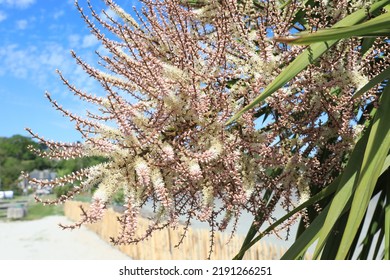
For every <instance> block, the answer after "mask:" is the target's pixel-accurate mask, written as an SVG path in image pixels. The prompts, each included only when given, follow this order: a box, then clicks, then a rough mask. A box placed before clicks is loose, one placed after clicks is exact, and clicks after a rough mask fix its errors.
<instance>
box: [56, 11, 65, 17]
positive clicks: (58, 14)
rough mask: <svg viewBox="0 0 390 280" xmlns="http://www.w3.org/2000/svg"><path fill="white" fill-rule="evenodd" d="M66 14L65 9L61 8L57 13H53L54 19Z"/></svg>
mask: <svg viewBox="0 0 390 280" xmlns="http://www.w3.org/2000/svg"><path fill="white" fill-rule="evenodd" d="M64 14H65V12H64V10H59V11H57V12H55V13H54V14H53V18H54V19H59V18H60V17H62V16H63V15H64Z"/></svg>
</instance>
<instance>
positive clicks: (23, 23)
mask: <svg viewBox="0 0 390 280" xmlns="http://www.w3.org/2000/svg"><path fill="white" fill-rule="evenodd" d="M27 25H28V21H27V20H25V19H21V20H18V21H17V22H16V27H17V28H18V29H20V30H24V29H26V28H27Z"/></svg>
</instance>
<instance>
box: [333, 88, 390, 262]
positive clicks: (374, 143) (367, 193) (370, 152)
mask: <svg viewBox="0 0 390 280" xmlns="http://www.w3.org/2000/svg"><path fill="white" fill-rule="evenodd" d="M389 120H390V85H387V86H386V88H385V90H384V92H383V93H382V96H381V100H380V105H379V108H378V109H377V112H376V114H375V117H374V120H373V125H372V129H371V131H370V135H369V138H368V142H367V146H366V149H365V152H364V158H363V162H362V165H361V168H360V172H359V180H358V182H357V186H356V190H355V192H354V196H353V201H352V206H351V212H350V215H349V217H348V222H347V225H346V228H345V232H344V235H343V239H342V240H341V244H340V248H339V251H338V253H337V256H336V258H337V259H344V258H345V256H346V255H347V253H348V251H349V248H350V245H351V243H352V240H353V237H354V236H355V234H356V231H357V230H358V227H359V225H360V223H361V222H362V219H363V216H364V213H365V211H366V209H367V207H368V204H369V202H370V199H371V197H372V193H373V191H374V188H375V185H376V182H377V181H378V178H379V176H380V175H381V170H382V168H383V164H384V163H385V159H386V157H387V154H388V152H389V149H390V122H389Z"/></svg>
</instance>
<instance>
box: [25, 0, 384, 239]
mask: <svg viewBox="0 0 390 280" xmlns="http://www.w3.org/2000/svg"><path fill="white" fill-rule="evenodd" d="M140 2H142V4H143V6H142V10H140V11H139V10H134V14H135V16H132V15H131V14H129V13H127V12H125V11H124V10H123V9H122V8H121V7H119V6H118V5H116V4H115V3H114V2H112V1H111V0H105V3H106V4H107V6H109V8H110V9H111V10H113V11H114V12H115V13H116V15H117V17H118V19H117V18H113V17H110V16H109V15H106V19H102V18H101V17H99V15H98V13H96V11H95V10H94V9H93V7H92V5H91V4H90V3H89V8H90V13H91V16H92V18H90V17H89V16H88V15H87V13H86V12H85V11H83V9H82V8H81V7H80V6H79V4H78V3H77V2H76V5H77V7H78V9H79V11H80V13H81V15H82V17H83V19H84V20H85V22H86V23H87V25H88V26H89V28H90V30H91V32H92V34H94V35H95V36H96V38H97V39H99V40H100V41H101V43H102V44H103V46H104V47H105V48H106V49H107V50H108V51H109V53H110V55H101V54H99V53H98V55H99V58H100V60H101V64H102V65H103V66H104V68H105V70H103V69H98V68H94V67H92V66H90V65H88V64H87V63H86V62H84V61H83V60H82V59H81V58H79V57H78V56H77V55H76V53H74V52H72V55H73V57H74V58H75V60H76V61H77V63H78V64H80V65H81V66H82V68H83V69H84V70H85V72H87V73H88V74H89V75H90V76H91V77H92V78H94V79H96V80H97V81H98V82H99V83H100V84H101V86H102V88H103V89H104V90H105V92H106V95H104V96H97V95H93V94H89V93H85V92H84V91H82V90H81V89H79V88H78V87H76V86H74V85H72V84H71V83H70V82H68V81H67V80H66V78H65V77H63V76H62V74H61V73H60V72H59V75H60V77H61V79H62V81H63V82H64V84H65V85H66V86H67V87H68V88H69V89H70V91H71V92H73V93H74V94H75V95H76V96H78V97H80V98H81V99H82V100H84V101H86V102H88V103H90V104H94V105H96V106H98V108H99V110H100V113H99V114H92V113H90V112H89V113H88V114H87V116H86V117H81V116H77V115H75V114H73V113H72V112H69V111H67V110H66V109H64V108H62V107H61V106H60V105H59V104H58V103H57V102H56V101H55V100H54V99H52V97H51V96H50V94H47V97H48V99H49V101H50V102H51V103H52V104H53V106H54V107H55V108H56V109H57V110H59V111H60V112H62V113H63V114H64V115H65V116H67V117H68V118H69V119H70V120H71V121H73V122H74V123H75V126H76V129H77V130H78V131H79V132H80V133H81V135H82V137H83V139H84V142H83V143H60V142H54V141H48V140H46V139H44V138H42V137H40V136H39V135H38V134H36V133H34V132H32V130H30V129H28V131H29V132H30V133H31V134H32V135H33V137H35V138H37V139H39V140H40V141H42V142H43V143H45V145H46V146H47V148H48V149H47V150H44V151H36V152H37V153H39V154H40V155H41V156H44V157H48V158H52V159H53V158H61V159H63V158H74V157H85V156H101V157H104V158H105V159H106V161H105V162H103V163H100V164H97V165H95V166H92V167H87V168H83V169H81V170H79V171H78V172H75V173H72V174H69V175H66V176H64V177H61V178H57V179H55V180H53V181H40V180H36V179H33V181H34V183H36V184H40V185H42V186H43V185H44V186H50V187H57V186H63V185H65V184H68V183H72V184H74V187H73V189H72V190H71V191H70V192H69V193H68V194H67V195H63V196H61V197H60V198H59V199H58V200H55V201H42V202H43V203H58V202H64V201H66V200H67V199H70V198H72V197H73V196H74V195H75V194H78V193H80V192H82V191H85V190H88V189H91V188H94V187H95V186H97V190H96V191H95V192H94V194H93V197H92V204H91V209H90V210H89V211H83V216H82V219H81V220H80V222H78V223H76V224H74V225H71V226H63V227H71V228H73V227H76V226H80V225H81V224H83V223H91V222H95V221H97V220H99V219H101V218H102V216H103V214H104V209H106V207H107V205H108V204H109V202H110V199H111V198H112V197H113V195H114V194H115V193H116V192H118V191H123V192H124V194H125V205H124V207H125V208H126V210H125V211H124V213H123V215H122V217H121V218H120V219H119V222H120V223H121V224H122V233H121V234H120V235H119V236H117V237H115V238H113V242H114V243H115V244H128V243H135V242H139V241H141V240H143V239H145V238H147V237H148V236H150V235H151V234H152V233H153V231H155V230H158V229H162V228H165V227H176V226H177V224H178V222H179V220H180V219H181V218H184V219H185V223H186V227H187V228H188V226H189V225H190V224H191V221H192V220H194V219H196V220H199V221H202V222H207V223H208V224H209V225H210V228H211V236H213V234H214V231H216V230H219V231H223V230H225V229H226V227H227V226H228V224H229V223H231V224H233V229H232V233H234V232H235V230H236V227H237V224H238V221H239V218H240V215H241V213H242V212H243V211H247V212H249V213H251V214H252V215H253V216H254V217H259V215H258V214H259V213H261V218H258V219H257V221H256V222H257V223H259V224H261V223H263V222H264V221H269V222H270V223H272V222H273V216H272V214H273V211H274V209H275V207H276V205H277V204H278V203H280V204H281V205H282V206H283V207H284V208H285V209H286V210H291V209H292V208H295V207H296V206H297V205H298V204H300V203H302V202H304V201H306V200H307V199H308V198H309V197H310V196H311V195H313V194H315V193H317V192H318V191H319V190H321V189H322V188H324V187H325V186H327V185H328V184H329V183H330V182H332V181H333V180H334V179H335V178H336V177H337V175H338V174H339V173H340V171H341V170H342V169H343V166H344V164H345V162H346V159H347V158H348V155H349V153H350V151H351V148H352V147H353V146H354V144H355V142H356V141H357V139H358V137H359V136H360V132H361V131H362V128H363V126H362V125H356V123H358V122H359V118H361V119H365V118H367V114H366V113H367V112H366V107H367V104H374V102H375V100H376V97H375V95H374V94H373V93H374V91H369V92H367V93H366V94H364V95H362V96H360V97H359V98H355V99H352V95H353V93H354V92H355V91H356V90H357V89H358V88H360V87H361V86H362V85H364V84H365V83H366V82H367V81H368V78H370V77H371V76H370V75H373V73H374V72H373V71H374V70H375V69H376V68H375V67H377V64H375V56H374V55H370V54H368V55H366V56H365V57H362V56H361V53H360V52H359V51H358V47H359V44H360V42H359V41H358V40H355V39H351V40H345V41H343V42H341V43H340V44H338V45H336V46H334V47H333V48H332V51H331V52H329V53H328V54H325V55H323V56H322V57H321V58H319V59H318V60H317V61H316V63H314V64H312V65H310V66H308V67H307V68H306V69H304V70H303V71H302V72H300V73H299V74H297V75H296V76H295V77H294V78H293V79H291V80H290V81H289V82H288V83H287V84H286V85H285V86H284V87H282V88H280V89H279V90H277V91H276V92H275V94H273V95H272V96H270V97H269V98H268V99H267V100H266V101H264V102H262V103H260V104H258V105H257V106H255V107H253V108H251V109H250V110H247V111H246V112H245V113H243V114H242V116H241V118H239V119H237V120H236V121H235V122H233V123H231V124H229V125H226V123H227V122H228V120H229V119H230V118H231V117H232V116H233V115H235V114H236V113H238V112H240V111H241V110H242V109H243V108H245V107H246V106H247V105H248V104H249V103H250V102H251V101H252V100H253V99H254V98H255V97H256V96H257V95H258V94H259V93H260V92H262V90H264V88H266V87H267V85H268V84H269V83H271V82H272V81H273V80H274V79H275V78H276V77H277V76H278V75H279V74H280V73H281V72H282V69H283V67H284V66H285V65H286V64H288V63H290V62H292V61H294V60H295V59H296V58H297V56H298V55H299V53H301V52H302V50H303V49H304V47H302V46H292V47H290V46H287V45H286V44H285V43H280V42H277V41H275V40H271V38H270V37H271V36H275V37H282V36H288V35H289V34H290V32H291V31H292V30H298V31H299V30H301V29H302V28H305V29H306V30H309V31H315V30H317V29H319V28H324V27H328V26H331V25H332V24H334V23H335V22H337V21H339V20H340V19H341V18H343V17H344V16H346V15H347V14H348V13H351V12H353V11H354V10H355V9H356V7H355V6H354V5H357V4H358V1H346V0H344V1H314V2H315V5H307V4H305V3H302V2H301V1H289V2H290V4H289V5H288V8H285V7H283V6H285V5H282V3H283V2H284V1H275V0H269V1H252V0H251V1H234V0H222V1H220V0H209V1H195V2H192V1H180V0H141V1H140ZM351 2H353V3H354V5H350V4H351ZM329 5H331V7H332V8H331V9H329ZM335 11H337V12H335ZM297 13H304V14H305V16H306V18H305V25H302V24H300V23H296V22H294V21H293V20H292V18H294V16H295V15H296V14H297ZM95 22H96V23H97V24H99V25H100V26H102V27H103V28H105V30H107V31H108V32H109V33H111V34H114V35H116V38H117V40H114V39H111V37H110V36H107V35H106V34H105V33H104V32H102V31H101V30H100V29H99V28H98V27H97V26H96V25H95ZM378 44H379V42H378ZM386 51H387V50H386ZM259 117H263V121H262V122H261V121H260V119H259ZM150 204H152V205H153V209H154V210H155V215H154V217H153V223H152V225H151V226H150V228H149V229H148V230H147V231H146V232H145V233H144V234H143V235H142V236H136V235H135V231H136V228H137V217H138V215H139V213H140V210H141V209H142V207H146V206H147V205H150ZM315 209H316V210H317V211H321V205H320V204H316V205H315ZM298 217H303V218H304V220H305V221H306V222H307V224H308V223H309V216H308V214H307V212H305V211H301V212H300V213H299V215H298V216H295V217H294V218H293V219H290V220H288V221H287V222H286V223H284V224H283V225H281V226H280V227H279V228H278V229H279V230H280V229H283V228H286V227H288V226H290V224H291V223H292V222H294V221H295V220H296V219H297V218H298ZM184 236H185V233H183V237H184ZM211 242H212V241H211Z"/></svg>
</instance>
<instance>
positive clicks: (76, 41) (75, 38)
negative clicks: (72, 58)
mask: <svg viewBox="0 0 390 280" xmlns="http://www.w3.org/2000/svg"><path fill="white" fill-rule="evenodd" d="M68 42H69V46H70V47H71V48H72V49H73V48H75V47H77V46H79V45H80V35H78V34H71V35H69V36H68Z"/></svg>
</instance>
